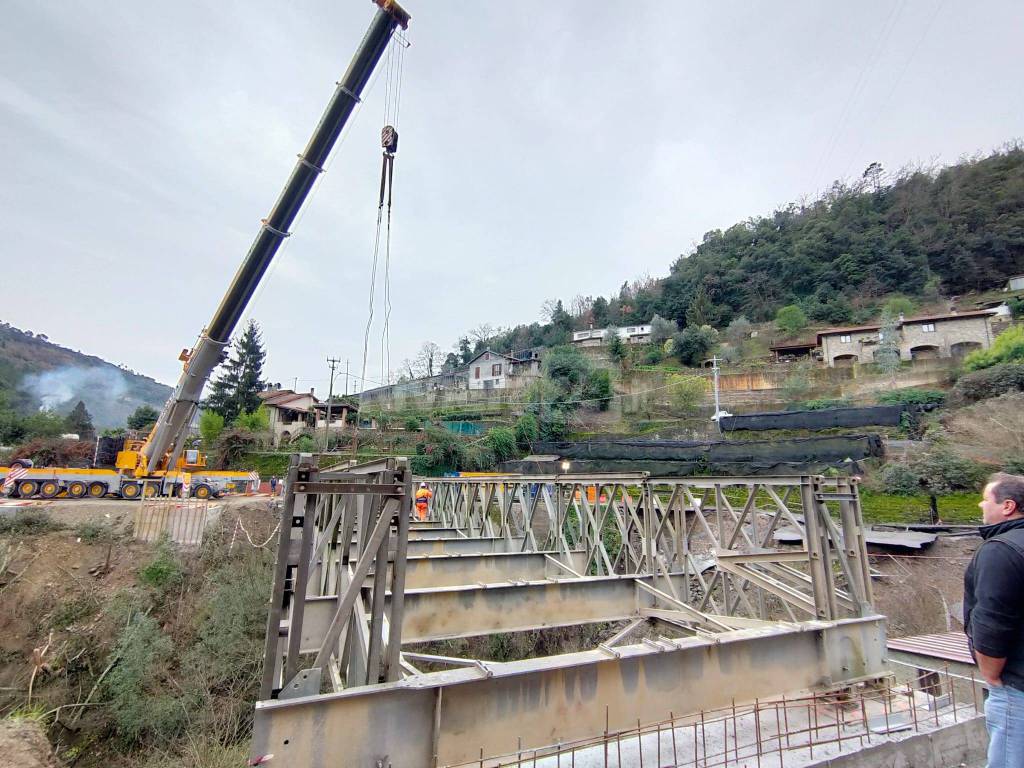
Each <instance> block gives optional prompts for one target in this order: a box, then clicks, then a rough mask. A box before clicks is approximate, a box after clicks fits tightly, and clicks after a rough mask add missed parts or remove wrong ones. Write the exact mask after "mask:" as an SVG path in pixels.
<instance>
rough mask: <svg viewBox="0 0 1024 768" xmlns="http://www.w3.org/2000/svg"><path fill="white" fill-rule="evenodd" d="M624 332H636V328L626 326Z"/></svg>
mask: <svg viewBox="0 0 1024 768" xmlns="http://www.w3.org/2000/svg"><path fill="white" fill-rule="evenodd" d="M626 333H636V328H627V329H626Z"/></svg>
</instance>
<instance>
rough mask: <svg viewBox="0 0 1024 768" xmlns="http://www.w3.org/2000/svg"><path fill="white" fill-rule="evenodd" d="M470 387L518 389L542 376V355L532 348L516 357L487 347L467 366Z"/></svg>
mask: <svg viewBox="0 0 1024 768" xmlns="http://www.w3.org/2000/svg"><path fill="white" fill-rule="evenodd" d="M465 375H466V378H467V380H468V387H469V388H470V389H516V388H520V387H524V386H526V385H527V384H529V382H530V381H531V380H533V379H535V378H537V377H539V376H540V356H539V355H538V354H537V353H536V352H535V351H532V350H527V351H525V352H522V353H519V354H517V355H516V356H515V357H513V356H511V355H506V354H504V353H502V352H494V351H493V350H490V349H485V350H484V351H483V352H481V353H480V354H478V355H477V356H476V357H474V358H473V359H472V360H470V361H469V363H468V364H467V366H466V373H465Z"/></svg>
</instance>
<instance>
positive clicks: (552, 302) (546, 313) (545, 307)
mask: <svg viewBox="0 0 1024 768" xmlns="http://www.w3.org/2000/svg"><path fill="white" fill-rule="evenodd" d="M557 308H558V299H544V303H543V304H541V305H540V316H541V318H542V319H543V320H544V322H546V323H550V322H551V320H552V318H553V317H554V316H555V312H556V311H557Z"/></svg>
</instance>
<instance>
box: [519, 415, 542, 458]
mask: <svg viewBox="0 0 1024 768" xmlns="http://www.w3.org/2000/svg"><path fill="white" fill-rule="evenodd" d="M514 431H515V436H516V444H517V445H518V446H519V447H520V448H523V449H526V448H529V447H530V443H532V442H534V441H535V440H536V439H537V438H538V437H539V436H540V427H539V425H538V424H537V417H536V416H534V415H533V414H532V413H524V414H523V415H522V416H520V417H519V418H518V419H516V424H515V427H514Z"/></svg>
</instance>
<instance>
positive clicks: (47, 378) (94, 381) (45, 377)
mask: <svg viewBox="0 0 1024 768" xmlns="http://www.w3.org/2000/svg"><path fill="white" fill-rule="evenodd" d="M20 388H21V389H23V390H25V391H27V392H30V393H32V394H33V395H35V396H36V397H37V398H38V399H39V402H40V403H41V405H40V410H43V409H50V410H61V409H62V407H63V406H67V405H74V402H77V401H78V400H85V403H86V407H89V406H90V403H89V401H90V400H92V399H94V398H95V397H96V395H97V394H100V393H102V397H103V398H105V399H107V400H109V401H112V402H116V401H118V400H120V399H121V398H123V397H124V396H125V395H126V394H127V393H128V383H127V382H126V381H125V379H124V376H123V375H122V374H121V373H120V372H119V371H117V370H116V369H112V368H79V367H74V366H65V367H63V368H58V369H56V370H53V371H46V372H45V373H32V374H29V375H27V376H25V378H23V379H22V381H21V385H20Z"/></svg>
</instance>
